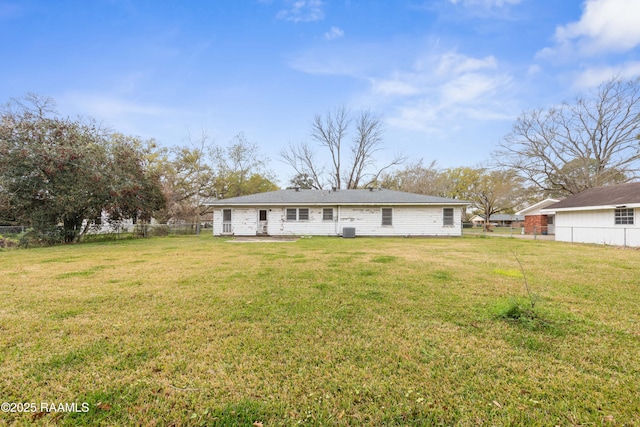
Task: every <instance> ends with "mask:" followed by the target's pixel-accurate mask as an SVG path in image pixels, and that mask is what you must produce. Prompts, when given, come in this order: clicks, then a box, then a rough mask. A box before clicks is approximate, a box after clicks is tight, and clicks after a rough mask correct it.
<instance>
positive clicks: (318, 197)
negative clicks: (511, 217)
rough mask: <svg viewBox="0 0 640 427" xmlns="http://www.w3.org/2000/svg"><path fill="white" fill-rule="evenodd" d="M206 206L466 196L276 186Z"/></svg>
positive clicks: (429, 201)
mask: <svg viewBox="0 0 640 427" xmlns="http://www.w3.org/2000/svg"><path fill="white" fill-rule="evenodd" d="M204 204H205V205H208V206H257V205H261V206H266V205H269V206H277V205H281V206H291V205H308V206H313V205H334V206H335V205H459V206H464V205H468V204H470V203H469V202H467V201H465V200H457V199H448V198H445V197H435V196H425V195H422V194H413V193H405V192H402V191H392V190H386V189H373V190H368V189H366V190H296V189H290V190H278V191H270V192H267V193H258V194H251V195H249V196H239V197H232V198H229V199H218V200H215V199H209V200H207V201H205V202H204Z"/></svg>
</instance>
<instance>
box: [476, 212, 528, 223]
mask: <svg viewBox="0 0 640 427" xmlns="http://www.w3.org/2000/svg"><path fill="white" fill-rule="evenodd" d="M470 221H471V222H484V215H474V216H472V217H471V219H470ZM489 221H524V216H523V215H517V214H516V215H512V214H493V215H491V216H490V217H489Z"/></svg>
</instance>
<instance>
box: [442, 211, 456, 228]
mask: <svg viewBox="0 0 640 427" xmlns="http://www.w3.org/2000/svg"><path fill="white" fill-rule="evenodd" d="M445 209H451V224H445V223H444V219H445V215H444V211H445ZM442 226H443V227H447V228H449V227H455V226H456V211H455V208H442Z"/></svg>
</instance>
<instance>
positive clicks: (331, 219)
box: [322, 208, 335, 222]
mask: <svg viewBox="0 0 640 427" xmlns="http://www.w3.org/2000/svg"><path fill="white" fill-rule="evenodd" d="M328 210H330V211H331V218H330V219H326V218H325V217H324V211H328ZM334 218H335V214H334V213H333V208H322V220H323V221H324V222H333V220H334Z"/></svg>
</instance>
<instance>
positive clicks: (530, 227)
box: [516, 199, 560, 234]
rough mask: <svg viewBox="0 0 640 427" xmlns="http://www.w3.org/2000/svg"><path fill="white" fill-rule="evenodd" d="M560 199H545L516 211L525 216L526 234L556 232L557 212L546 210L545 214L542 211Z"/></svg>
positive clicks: (517, 213)
mask: <svg viewBox="0 0 640 427" xmlns="http://www.w3.org/2000/svg"><path fill="white" fill-rule="evenodd" d="M559 201H560V200H558V199H544V200H543V201H541V202H538V203H536V204H534V205H531V206H529V207H526V208H524V209H522V210H521V211H518V212H516V215H522V216H524V232H525V234H555V233H556V228H555V212H553V211H549V210H546V211H545V212H546V213H544V214H543V213H542V212H541V211H542V209H546V208H548V207H549V206H551V205H553V204H555V203H558V202H559Z"/></svg>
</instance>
